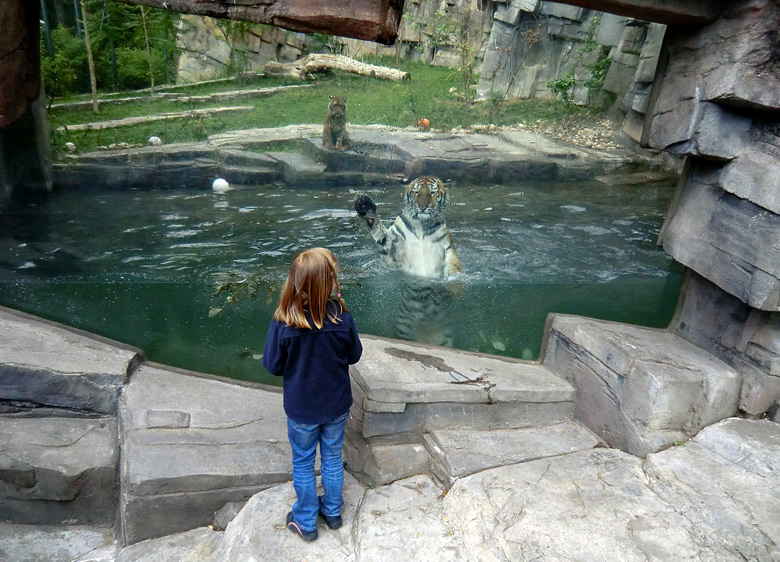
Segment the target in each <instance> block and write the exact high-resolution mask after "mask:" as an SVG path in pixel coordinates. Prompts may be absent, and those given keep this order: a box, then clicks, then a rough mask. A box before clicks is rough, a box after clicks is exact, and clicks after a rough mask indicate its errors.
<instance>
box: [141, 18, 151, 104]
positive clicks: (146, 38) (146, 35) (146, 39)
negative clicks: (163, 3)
mask: <svg viewBox="0 0 780 562" xmlns="http://www.w3.org/2000/svg"><path fill="white" fill-rule="evenodd" d="M148 13H149V8H144V7H141V24H142V25H143V26H144V43H146V60H147V61H149V81H150V83H151V93H152V95H154V64H153V63H152V50H151V49H150V48H149V30H148V29H147V27H146V14H148Z"/></svg>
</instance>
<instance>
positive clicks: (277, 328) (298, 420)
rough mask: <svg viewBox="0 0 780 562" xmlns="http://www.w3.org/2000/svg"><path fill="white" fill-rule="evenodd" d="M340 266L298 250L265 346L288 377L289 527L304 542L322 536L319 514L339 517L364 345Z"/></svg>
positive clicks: (270, 364)
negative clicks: (355, 375)
mask: <svg viewBox="0 0 780 562" xmlns="http://www.w3.org/2000/svg"><path fill="white" fill-rule="evenodd" d="M338 273H339V262H338V260H337V259H336V256H334V255H333V253H332V252H331V251H330V250H326V249H325V248H312V249H310V250H306V251H304V252H301V253H300V254H298V255H297V256H295V258H294V259H293V261H292V264H290V273H289V274H288V275H287V280H286V281H285V283H284V287H283V288H282V296H281V298H280V299H279V304H278V305H277V306H276V311H275V312H274V316H273V320H271V326H270V327H269V329H268V336H267V337H266V340H265V348H264V350H263V365H264V366H265V368H266V369H268V371H269V372H271V373H273V374H274V375H277V376H281V377H283V389H284V411H285V413H286V414H287V436H288V437H289V439H290V446H291V447H292V461H293V487H294V488H295V493H296V495H297V497H298V501H296V502H295V505H293V508H292V511H291V512H290V513H288V514H287V528H288V529H290V530H291V531H293V532H294V533H297V534H299V535H300V536H301V537H302V538H303V539H304V540H307V541H313V540H314V539H316V538H317V515H318V514H319V515H320V516H321V517H323V519H325V523H326V524H327V525H328V527H330V528H331V529H338V528H339V527H341V524H342V521H341V506H342V504H343V503H344V498H343V496H342V488H343V485H344V464H343V462H342V460H341V448H342V445H343V444H344V426H345V425H346V423H347V417H348V416H349V408H350V406H351V405H352V389H351V388H350V384H349V366H350V365H351V364H353V363H357V362H358V360H359V359H360V355H361V353H362V352H363V346H362V345H361V343H360V339H359V338H358V333H357V329H356V328H355V322H354V320H353V319H352V315H351V314H350V313H349V311H348V310H347V307H346V305H345V304H344V301H343V300H342V299H341V289H340V288H339V282H338ZM334 293H335V296H334ZM318 443H319V445H320V474H321V476H322V487H323V489H324V491H325V495H324V496H321V497H319V498H318V497H317V480H316V478H315V475H314V461H315V458H316V455H317V444H318Z"/></svg>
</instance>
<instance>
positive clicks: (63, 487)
mask: <svg viewBox="0 0 780 562" xmlns="http://www.w3.org/2000/svg"><path fill="white" fill-rule="evenodd" d="M118 461H119V450H118V448H117V428H116V419H115V418H97V419H83V418H6V417H0V518H2V520H4V521H9V522H13V523H26V524H58V523H78V524H85V525H96V524H97V525H101V524H102V525H106V526H110V525H112V524H113V523H114V520H115V518H116V507H117V465H118Z"/></svg>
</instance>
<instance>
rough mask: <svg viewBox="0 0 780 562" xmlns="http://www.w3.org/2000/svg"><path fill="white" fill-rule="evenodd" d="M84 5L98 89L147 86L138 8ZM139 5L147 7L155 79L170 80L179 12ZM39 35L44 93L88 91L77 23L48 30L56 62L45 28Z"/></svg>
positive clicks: (94, 0)
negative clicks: (46, 39) (46, 43)
mask: <svg viewBox="0 0 780 562" xmlns="http://www.w3.org/2000/svg"><path fill="white" fill-rule="evenodd" d="M85 8H86V14H85V17H86V20H87V25H88V26H89V30H90V40H91V43H92V51H93V53H94V55H95V69H96V73H97V83H98V88H99V89H100V90H103V91H105V90H110V89H117V88H129V89H135V88H143V87H146V86H149V84H150V76H149V60H148V59H147V57H146V46H145V43H144V32H143V25H142V22H141V7H140V6H129V5H126V4H122V3H120V2H109V1H107V0H87V1H86V2H85ZM143 9H144V10H146V11H147V22H146V23H147V29H148V31H149V34H150V41H151V43H152V53H151V58H152V65H153V68H154V76H155V83H160V82H164V81H166V79H167V80H171V79H173V77H174V76H175V69H176V55H177V48H176V41H175V38H176V22H177V21H178V19H179V18H180V16H179V15H178V14H175V13H173V12H169V11H167V10H159V9H152V8H145V7H144V8H143ZM41 35H42V40H41V71H42V74H43V77H44V84H45V86H46V93H47V95H49V96H50V97H52V98H53V97H62V96H67V95H69V94H74V93H77V92H87V91H89V74H88V69H87V61H86V49H85V45H84V41H83V39H80V38H79V37H77V36H76V30H75V26H74V27H73V28H66V27H61V26H60V27H57V28H56V29H54V30H52V45H53V49H54V60H52V59H51V58H50V57H49V56H48V52H47V50H46V48H45V41H44V39H43V31H42V33H41ZM68 66H69V67H70V69H69V70H68V69H67V67H68Z"/></svg>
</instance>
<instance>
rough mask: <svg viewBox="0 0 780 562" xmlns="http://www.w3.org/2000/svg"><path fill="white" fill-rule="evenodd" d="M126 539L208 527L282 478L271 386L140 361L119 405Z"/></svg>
mask: <svg viewBox="0 0 780 562" xmlns="http://www.w3.org/2000/svg"><path fill="white" fill-rule="evenodd" d="M119 413H120V424H121V435H122V443H123V449H122V460H121V468H120V470H121V472H120V474H121V497H120V501H121V517H122V519H121V532H122V539H123V541H124V542H125V543H126V544H130V543H134V542H138V541H141V540H145V539H148V538H152V537H159V536H162V535H167V534H171V533H174V532H178V531H183V530H187V529H192V528H195V527H199V526H204V525H208V524H209V523H211V522H212V520H213V516H214V513H215V512H216V511H217V510H218V509H220V508H221V507H222V506H223V505H225V504H227V503H229V502H233V501H243V500H246V499H247V498H249V497H250V496H251V495H253V494H254V493H256V492H257V491H259V490H262V489H264V488H267V487H269V486H273V485H275V484H278V483H280V482H286V481H287V480H289V479H290V475H291V472H292V464H291V463H292V461H291V454H290V447H289V443H288V441H287V425H286V417H285V415H284V411H283V409H282V397H281V394H280V393H279V392H271V391H268V390H264V389H261V388H257V387H254V386H252V385H248V384H244V385H242V384H239V383H235V382H228V381H222V380H217V379H216V378H215V377H213V378H209V377H205V376H197V375H195V374H191V373H190V374H187V373H182V372H177V371H174V370H170V369H167V368H164V367H162V366H155V365H150V364H144V365H143V366H142V367H140V368H139V369H138V370H137V371H136V372H135V373H134V374H133V376H132V378H131V380H130V382H129V384H128V385H127V388H126V389H125V392H124V393H123V395H122V400H121V405H120V412H119Z"/></svg>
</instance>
